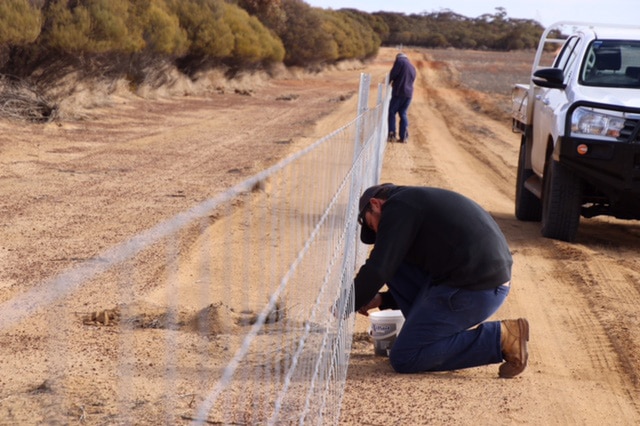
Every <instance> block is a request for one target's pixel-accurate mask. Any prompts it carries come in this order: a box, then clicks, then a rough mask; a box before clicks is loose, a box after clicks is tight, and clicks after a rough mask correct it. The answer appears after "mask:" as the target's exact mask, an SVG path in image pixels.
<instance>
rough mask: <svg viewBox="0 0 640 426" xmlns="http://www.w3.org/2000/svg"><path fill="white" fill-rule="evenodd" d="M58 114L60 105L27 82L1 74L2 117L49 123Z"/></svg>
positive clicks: (0, 98)
mask: <svg viewBox="0 0 640 426" xmlns="http://www.w3.org/2000/svg"><path fill="white" fill-rule="evenodd" d="M57 115H58V106H57V105H56V104H54V103H52V102H50V101H48V100H47V99H45V98H44V96H42V95H41V94H40V93H39V92H38V91H37V90H36V89H35V88H33V87H31V86H30V85H29V84H28V83H27V82H25V81H24V80H21V79H18V78H15V77H11V76H8V75H4V74H0V117H3V118H8V119H14V120H25V121H32V122H37V123H47V122H50V121H53V120H54V119H55V118H56V117H57Z"/></svg>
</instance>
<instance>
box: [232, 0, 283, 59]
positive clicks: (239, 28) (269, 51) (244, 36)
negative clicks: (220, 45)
mask: <svg viewBox="0 0 640 426" xmlns="http://www.w3.org/2000/svg"><path fill="white" fill-rule="evenodd" d="M224 6H225V7H224V13H223V16H224V21H225V22H226V23H227V25H228V26H229V28H230V29H231V32H232V33H233V37H234V46H233V52H232V56H233V58H234V60H235V61H236V62H239V63H247V64H256V63H259V62H282V60H283V59H284V46H283V44H282V42H281V41H280V39H279V38H277V37H275V36H274V35H272V34H271V32H270V31H269V30H268V29H267V28H266V27H265V26H264V25H262V23H260V21H259V20H258V18H256V17H253V16H249V14H248V13H247V12H246V11H244V10H243V9H240V8H238V7H236V6H233V5H230V4H226V3H225V5H224Z"/></svg>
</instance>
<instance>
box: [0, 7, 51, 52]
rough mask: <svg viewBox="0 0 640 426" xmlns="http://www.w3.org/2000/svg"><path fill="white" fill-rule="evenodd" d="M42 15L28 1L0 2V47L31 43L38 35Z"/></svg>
mask: <svg viewBox="0 0 640 426" xmlns="http://www.w3.org/2000/svg"><path fill="white" fill-rule="evenodd" d="M41 25H42V15H41V14H40V11H39V10H38V9H36V8H35V7H33V6H31V4H30V3H29V1H28V0H2V1H1V2H0V46H2V45H21V44H25V43H31V42H33V41H34V40H35V39H36V38H37V37H38V34H40V27H41Z"/></svg>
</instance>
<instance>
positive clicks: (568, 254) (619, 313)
mask: <svg viewBox="0 0 640 426" xmlns="http://www.w3.org/2000/svg"><path fill="white" fill-rule="evenodd" d="M410 57H411V58H412V60H413V61H414V62H415V63H416V64H417V68H418V70H419V78H418V82H417V93H416V97H415V99H414V101H413V103H412V105H411V108H410V114H409V119H410V121H411V123H412V124H411V129H412V132H411V140H410V143H409V144H407V145H401V144H392V145H390V146H389V147H388V151H387V156H386V159H385V164H384V170H383V179H382V180H384V181H392V182H401V183H403V184H415V185H433V186H440V187H445V188H449V189H452V190H455V191H458V192H461V193H463V194H465V195H467V196H469V197H471V198H473V199H475V200H476V201H478V202H479V203H480V204H481V205H483V206H484V207H485V208H486V209H487V210H489V211H490V212H491V214H492V215H493V216H494V217H495V219H496V220H497V222H498V224H499V225H500V227H501V228H502V230H503V231H504V233H505V235H506V237H507V240H508V241H509V243H510V246H511V248H512V252H513V255H514V270H513V287H512V290H511V293H510V295H509V297H508V299H507V302H506V304H505V306H504V307H503V308H502V309H501V310H500V311H499V312H498V313H497V314H496V319H505V318H514V317H519V316H524V317H526V318H528V319H529V321H530V323H531V342H530V364H529V367H528V369H527V370H526V372H525V373H523V375H522V376H521V377H519V378H516V379H513V380H499V379H497V366H489V367H484V368H477V369H470V370H467V371H457V372H452V373H442V374H426V375H410V376H399V375H396V374H394V373H393V372H392V371H391V368H390V367H389V366H388V364H387V363H386V362H385V361H384V360H383V359H376V358H371V357H370V356H369V354H370V352H371V348H370V347H369V346H367V345H362V346H361V347H360V348H359V349H358V350H357V351H356V353H354V354H353V356H352V363H351V365H350V369H349V380H348V383H347V397H346V399H345V402H344V404H345V405H344V410H343V413H344V415H343V421H344V424H355V423H359V424H374V425H388V424H397V425H400V424H472V423H474V424H475V423H478V424H487V425H489V424H532V425H543V424H545V425H548V424H558V425H560V424H580V425H587V424H589V425H602V424H629V425H631V424H637V423H638V422H639V421H640V380H639V378H640V376H639V374H640V373H638V371H640V370H639V367H640V346H639V345H640V328H639V327H638V326H639V320H640V315H639V314H638V311H637V304H638V301H639V297H640V292H639V288H640V287H639V286H640V273H639V271H640V261H639V260H638V257H637V255H636V253H637V251H638V249H640V238H639V237H640V226H639V225H638V224H637V222H630V223H629V222H616V221H607V220H589V221H583V223H582V224H581V228H580V236H579V238H578V241H577V242H576V243H575V244H568V243H564V242H558V241H552V240H548V239H543V238H541V237H540V233H539V224H538V223H522V222H518V221H517V220H516V219H515V218H514V214H513V209H514V206H513V199H514V182H515V172H516V164H517V155H518V142H519V139H518V137H517V135H515V134H513V133H512V132H511V129H510V127H509V123H508V122H506V123H505V122H496V121H493V120H488V119H487V118H486V116H483V115H481V114H478V113H476V112H474V110H473V109H470V108H469V102H468V101H465V98H464V97H465V93H464V92H461V91H459V90H456V88H455V86H454V87H452V85H451V81H448V80H447V73H444V72H442V71H443V69H444V68H443V67H441V66H440V65H442V64H437V63H433V62H431V61H430V60H429V55H424V54H421V53H413V54H411V55H410ZM361 322H364V321H361ZM362 327H366V322H365V324H363V325H362ZM372 386H374V387H375V391H374V392H375V393H376V397H375V401H374V403H373V406H369V405H366V406H365V405H364V404H362V400H363V399H366V398H367V395H370V394H371V391H372V390H371V387H372Z"/></svg>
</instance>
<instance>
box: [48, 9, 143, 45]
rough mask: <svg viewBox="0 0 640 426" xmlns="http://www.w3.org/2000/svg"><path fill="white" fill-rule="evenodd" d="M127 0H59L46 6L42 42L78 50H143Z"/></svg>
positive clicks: (141, 40) (140, 34) (139, 32)
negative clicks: (72, 0) (73, 0)
mask: <svg viewBox="0 0 640 426" xmlns="http://www.w3.org/2000/svg"><path fill="white" fill-rule="evenodd" d="M129 6H130V2H129V0H78V1H77V2H73V3H72V2H71V1H68V0H59V1H55V2H53V1H52V3H50V4H49V7H48V8H47V9H45V19H46V23H45V27H44V28H43V34H42V36H43V37H42V42H43V43H44V44H45V45H46V46H48V47H51V48H54V49H57V50H62V51H64V52H77V53H106V52H112V53H113V52H122V53H131V52H136V51H140V50H142V48H143V47H144V40H143V39H142V33H141V31H140V28H139V27H137V26H135V25H131V23H132V17H131V16H130V15H129Z"/></svg>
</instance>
